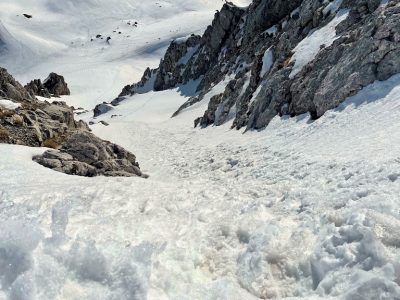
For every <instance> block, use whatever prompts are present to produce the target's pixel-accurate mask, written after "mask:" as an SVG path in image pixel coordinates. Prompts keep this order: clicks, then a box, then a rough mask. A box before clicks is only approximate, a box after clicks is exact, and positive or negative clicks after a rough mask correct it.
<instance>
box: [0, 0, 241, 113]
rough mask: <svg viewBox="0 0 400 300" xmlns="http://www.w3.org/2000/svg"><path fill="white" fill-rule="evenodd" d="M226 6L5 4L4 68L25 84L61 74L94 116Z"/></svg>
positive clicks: (128, 1) (210, 2)
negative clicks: (172, 46) (174, 42)
mask: <svg viewBox="0 0 400 300" xmlns="http://www.w3.org/2000/svg"><path fill="white" fill-rule="evenodd" d="M248 2H249V0H238V1H236V3H237V4H240V5H245V4H246V3H247V4H248ZM221 6H222V2H221V1H214V0H195V1H186V0H160V1H138V0H85V1H81V0H65V1H64V0H63V1H53V0H35V1H34V2H32V1H31V0H5V1H0V21H1V22H0V37H1V38H0V39H4V40H5V42H6V44H7V46H8V51H7V52H6V53H5V54H4V53H3V54H2V55H0V65H1V66H3V67H6V68H7V69H8V70H9V71H10V73H12V74H13V75H14V76H15V77H16V78H17V79H18V80H19V81H21V82H22V83H23V84H25V83H27V82H29V81H30V80H31V79H33V78H41V79H44V78H46V77H47V75H48V74H49V73H50V72H52V71H54V72H58V73H60V74H62V75H63V76H64V77H65V78H66V81H67V82H68V84H69V85H70V88H71V91H72V93H73V95H74V99H73V100H70V101H71V102H70V103H71V105H75V106H78V105H80V106H83V107H84V108H88V109H91V108H93V107H94V106H95V105H96V104H97V103H100V102H103V101H110V100H111V99H112V98H113V97H115V96H116V95H117V94H118V93H119V92H120V91H121V90H122V88H123V87H124V86H125V85H127V84H131V83H132V82H134V81H138V80H139V79H140V77H141V75H142V74H143V70H144V69H145V68H146V67H147V66H152V67H155V66H156V65H158V63H159V60H160V58H161V57H162V55H163V53H164V51H165V49H166V48H167V47H168V45H169V43H170V42H171V40H172V39H174V38H179V37H183V36H187V35H189V34H191V33H198V34H201V33H203V32H204V30H205V28H206V26H207V25H208V24H210V23H211V20H212V18H213V15H214V13H215V10H216V9H219V8H220V7H221ZM23 13H27V14H30V15H32V16H33V17H32V18H31V19H27V18H25V17H23V16H22V14H23ZM134 22H138V25H137V27H135V26H134ZM128 23H130V25H128ZM114 31H115V32H114ZM119 32H121V34H119ZM98 34H101V35H102V38H103V39H101V38H96V36H97V35H98ZM107 37H111V40H110V44H108V43H107V42H106V38H107ZM92 39H93V41H91V40H92ZM3 51H4V50H3ZM66 100H67V101H68V100H69V99H68V98H67V99H66Z"/></svg>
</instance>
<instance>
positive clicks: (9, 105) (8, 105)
mask: <svg viewBox="0 0 400 300" xmlns="http://www.w3.org/2000/svg"><path fill="white" fill-rule="evenodd" d="M20 106H21V104H19V103H15V102H12V101H10V100H5V99H0V108H5V109H9V110H15V109H17V108H18V107H20Z"/></svg>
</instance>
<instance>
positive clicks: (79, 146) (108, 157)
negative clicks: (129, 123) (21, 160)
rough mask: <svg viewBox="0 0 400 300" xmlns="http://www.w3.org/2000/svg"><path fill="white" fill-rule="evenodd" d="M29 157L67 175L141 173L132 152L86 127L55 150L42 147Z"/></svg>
mask: <svg viewBox="0 0 400 300" xmlns="http://www.w3.org/2000/svg"><path fill="white" fill-rule="evenodd" d="M33 160H34V161H36V162H38V163H39V164H41V165H43V166H45V167H48V168H51V169H54V170H55V171H59V172H63V173H66V174H70V175H79V176H87V177H93V176H98V175H103V176H145V175H143V174H142V172H141V171H140V169H139V164H138V163H137V162H136V157H135V155H134V154H132V153H131V152H129V151H126V150H125V149H123V148H122V147H120V146H118V145H116V144H113V143H110V142H107V141H104V140H102V139H100V138H98V137H96V136H95V135H94V134H92V133H90V132H86V131H77V132H74V133H73V134H71V135H70V136H69V137H68V138H67V139H66V140H65V142H64V143H63V145H62V146H61V148H60V149H59V151H55V150H49V151H46V152H45V153H44V154H43V155H38V156H35V157H34V158H33Z"/></svg>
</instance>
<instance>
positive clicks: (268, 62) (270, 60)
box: [260, 48, 274, 78]
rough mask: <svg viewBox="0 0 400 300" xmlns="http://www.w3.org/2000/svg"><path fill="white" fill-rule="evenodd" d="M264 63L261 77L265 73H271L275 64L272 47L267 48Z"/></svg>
mask: <svg viewBox="0 0 400 300" xmlns="http://www.w3.org/2000/svg"><path fill="white" fill-rule="evenodd" d="M262 63H263V65H262V69H261V73H260V77H261V78H263V77H264V75H265V74H267V73H269V71H270V70H271V68H272V65H273V64H274V52H273V50H272V49H271V48H268V49H267V50H265V52H264V56H263V59H262Z"/></svg>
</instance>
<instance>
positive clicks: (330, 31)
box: [289, 2, 349, 78]
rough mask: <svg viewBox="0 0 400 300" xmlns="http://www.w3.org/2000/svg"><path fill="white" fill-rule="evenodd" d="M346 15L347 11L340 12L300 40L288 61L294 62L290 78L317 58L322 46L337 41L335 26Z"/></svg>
mask: <svg viewBox="0 0 400 300" xmlns="http://www.w3.org/2000/svg"><path fill="white" fill-rule="evenodd" d="M332 3H334V2H332ZM348 15H349V10H347V9H346V10H340V11H339V12H338V13H337V15H336V17H335V18H334V19H333V20H332V21H331V22H329V24H327V25H326V26H324V27H322V28H320V29H318V30H315V31H313V32H311V33H310V34H309V35H308V37H306V38H305V39H304V40H302V41H301V42H300V43H299V44H298V45H297V46H296V48H294V52H295V53H294V55H293V57H292V58H291V60H290V61H291V62H292V61H295V65H294V67H293V70H292V72H291V73H290V76H289V77H290V78H293V77H294V76H296V74H298V73H299V72H300V71H301V70H302V69H303V67H304V66H306V65H307V64H308V63H309V62H311V61H312V60H313V59H314V58H315V57H316V56H317V54H318V52H319V51H320V48H321V46H322V45H325V46H326V47H328V46H330V45H332V44H333V42H334V41H335V40H336V39H338V36H337V35H336V26H337V25H339V24H340V23H341V22H342V21H344V20H345V19H346V18H347V16H348Z"/></svg>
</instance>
